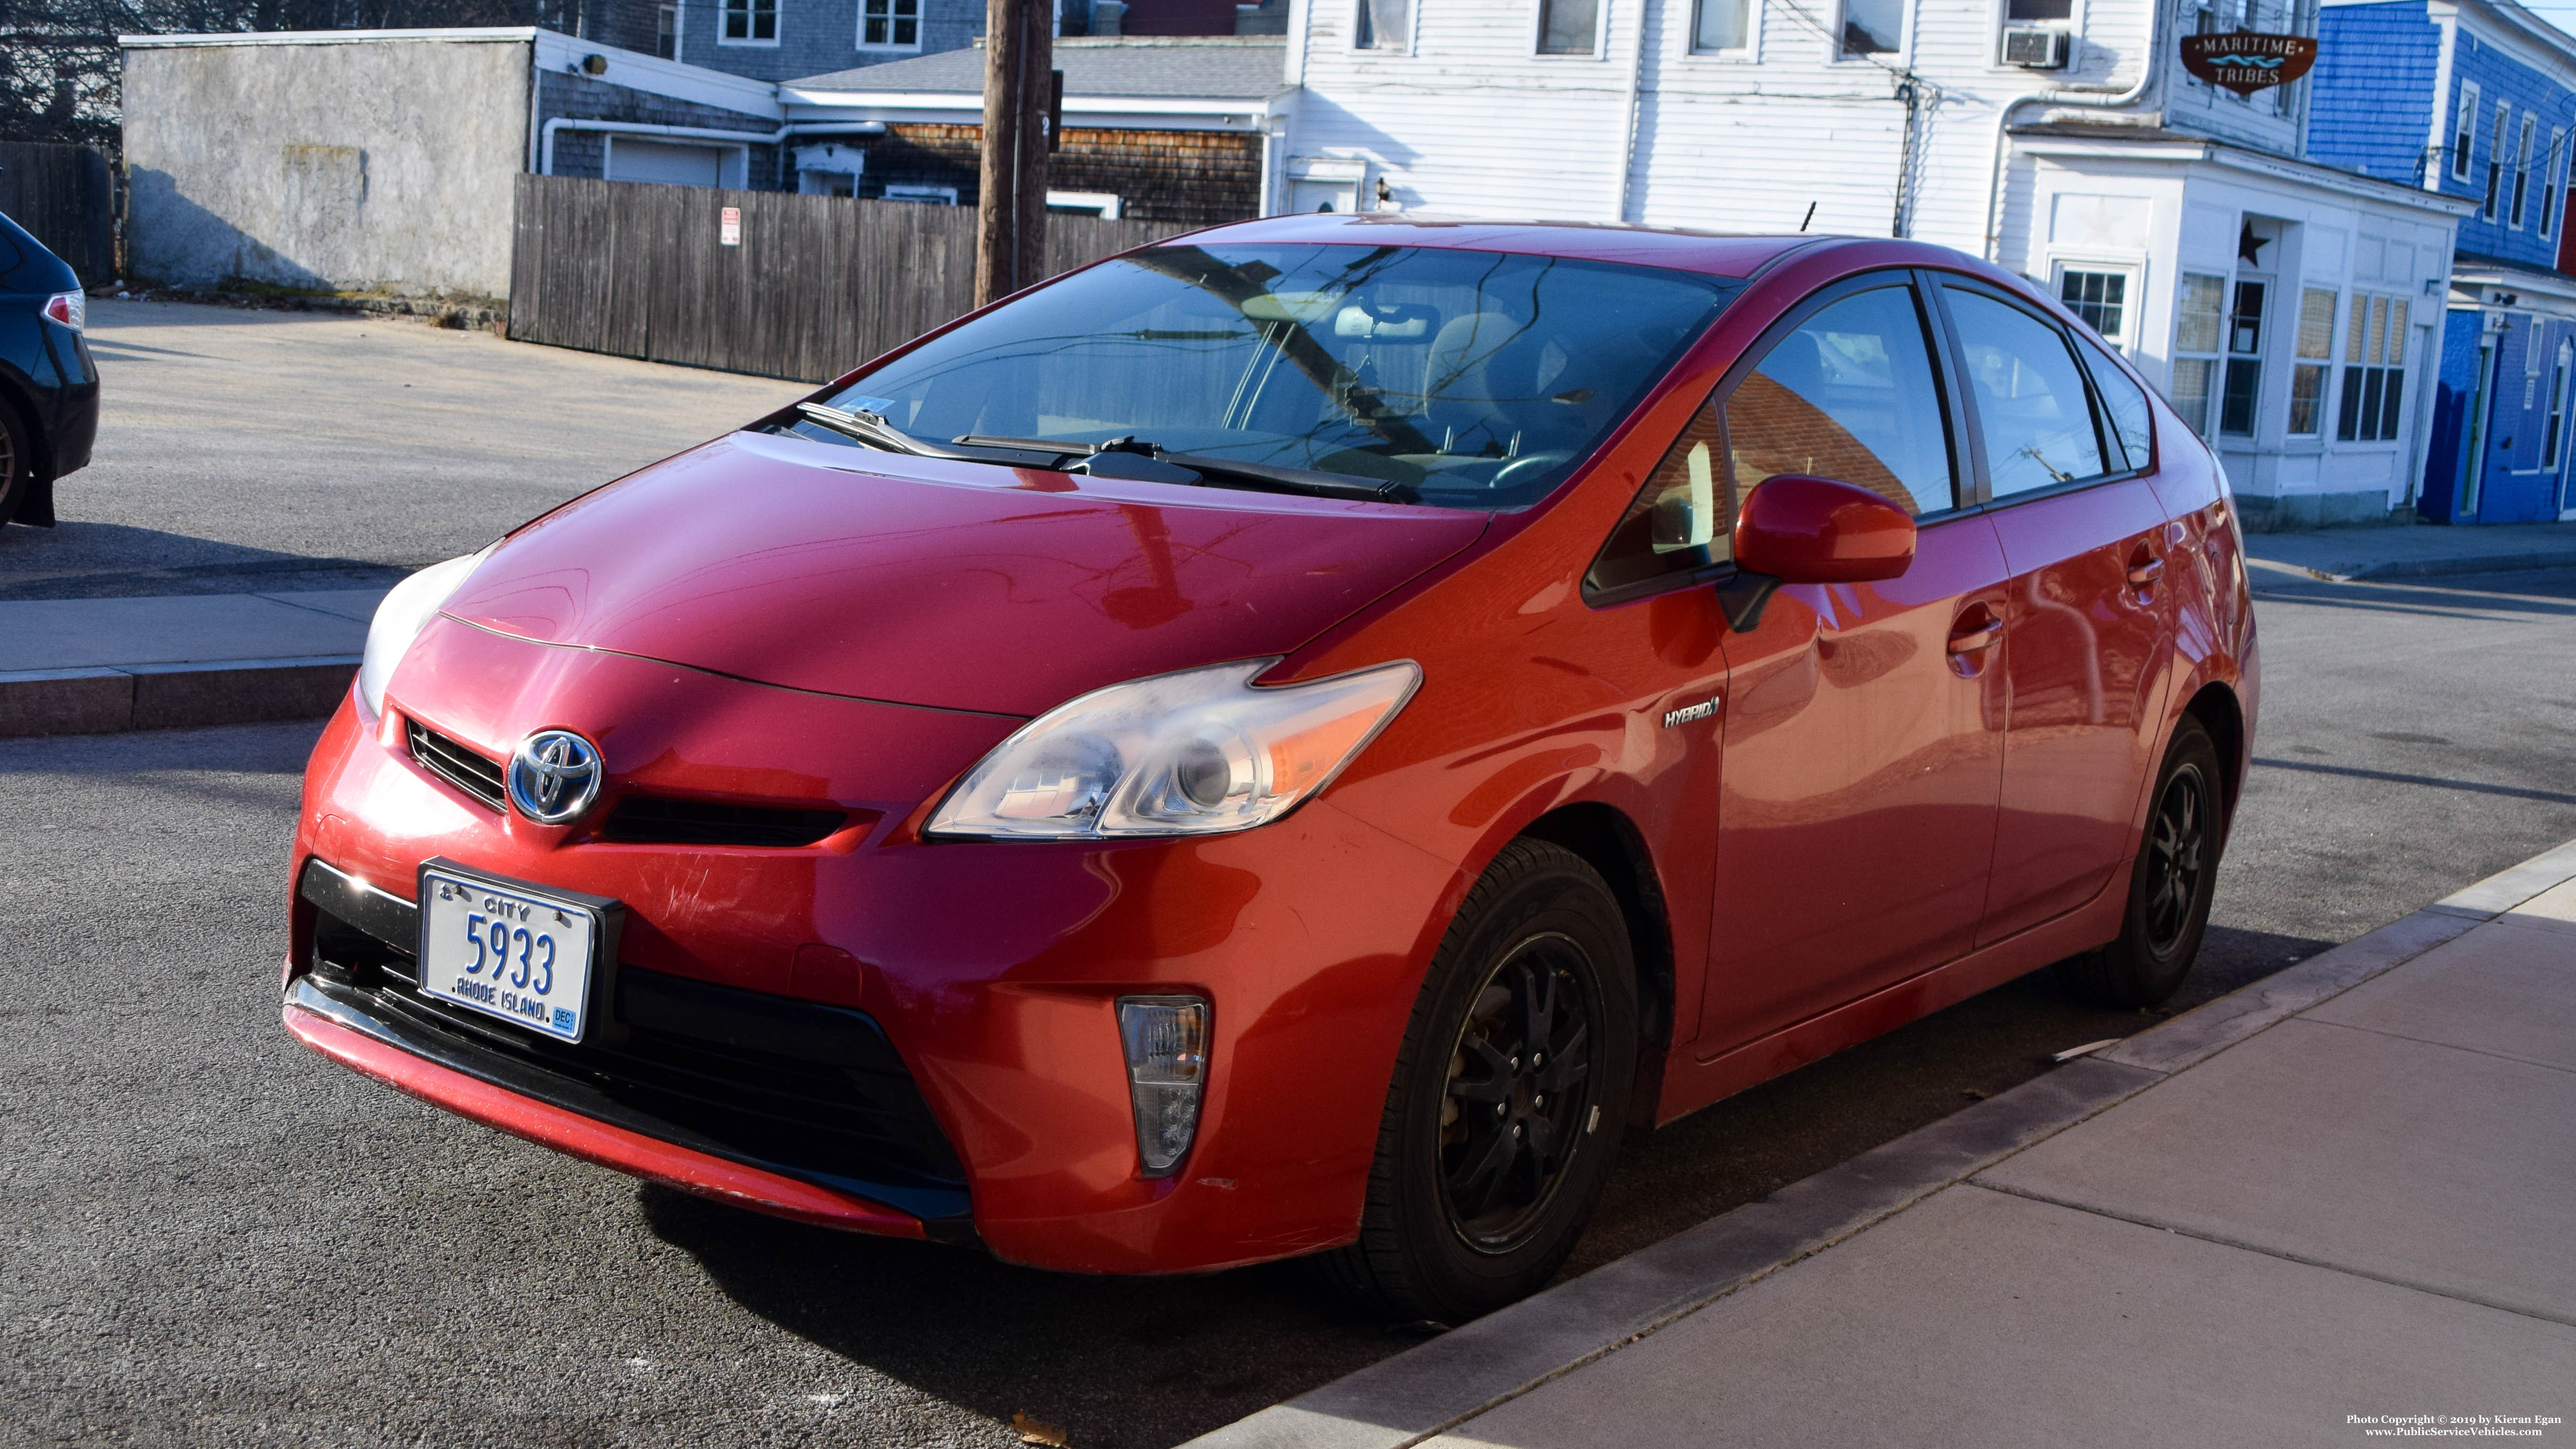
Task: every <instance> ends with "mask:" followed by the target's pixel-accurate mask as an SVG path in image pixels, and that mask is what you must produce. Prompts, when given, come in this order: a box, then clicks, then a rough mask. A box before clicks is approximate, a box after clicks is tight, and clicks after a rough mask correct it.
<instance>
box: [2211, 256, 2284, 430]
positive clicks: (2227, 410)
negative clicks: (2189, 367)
mask: <svg viewBox="0 0 2576 1449" xmlns="http://www.w3.org/2000/svg"><path fill="white" fill-rule="evenodd" d="M2271 295H2272V288H2271V284H2270V283H2267V282H2264V281H2261V280H2258V279H2256V278H2253V277H2239V278H2237V280H2236V297H2235V305H2234V306H2233V307H2231V308H2230V309H2229V310H2228V313H2227V375H2226V378H2225V380H2224V381H2223V382H2222V383H2221V386H2222V388H2223V389H2224V390H2223V391H2222V392H2221V393H2220V394H2219V398H2218V430H2219V431H2220V432H2222V433H2228V434H2232V435H2234V436H2236V437H2240V438H2250V437H2252V436H2254V425H2255V423H2256V422H2257V421H2259V420H2260V418H2261V413H2260V411H2259V409H2260V408H2261V406H2262V403H2263V356H2264V354H2263V342H2264V335H2265V332H2266V331H2267V323H2268V321H2269V318H2268V316H2267V315H2266V314H2267V313H2268V311H2269V304H2270V301H2271Z"/></svg>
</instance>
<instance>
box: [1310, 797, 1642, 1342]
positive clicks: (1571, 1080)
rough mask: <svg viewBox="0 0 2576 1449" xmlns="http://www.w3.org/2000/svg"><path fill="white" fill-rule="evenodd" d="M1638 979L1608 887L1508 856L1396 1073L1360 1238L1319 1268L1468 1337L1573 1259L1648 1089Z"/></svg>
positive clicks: (1551, 852) (1428, 999)
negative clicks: (1641, 1070)
mask: <svg viewBox="0 0 2576 1449" xmlns="http://www.w3.org/2000/svg"><path fill="white" fill-rule="evenodd" d="M1636 1051H1637V1001H1636V974H1635V969H1634V966H1633V964H1632V958H1631V953H1630V949H1629V942H1628V933H1627V925H1626V922H1625V921H1624V920H1623V919H1622V917H1621V915H1620V912H1619V903H1618V900H1617V898H1616V897H1614V896H1613V895H1611V893H1610V888H1609V886H1608V885H1607V884H1605V883H1604V882H1603V881H1602V879H1601V877H1600V875H1599V874H1598V873H1596V872H1595V871H1594V870H1593V869H1592V867H1591V866H1589V865H1587V864H1585V863H1584V861H1583V859H1582V858H1581V857H1580V856H1577V855H1575V854H1574V853H1573V852H1572V851H1569V850H1566V849H1564V848H1563V847H1561V846H1556V845H1550V844H1548V843H1546V842H1543V841H1534V840H1519V841H1514V842H1513V843H1512V844H1511V845H1509V846H1507V847H1505V848H1504V850H1503V852H1502V854H1501V855H1500V856H1498V857H1497V858H1496V859H1495V861H1494V864H1493V865H1492V867H1491V868H1489V869H1488V870H1487V871H1486V872H1485V875H1484V877H1483V878H1482V879H1481V880H1479V881H1478V882H1477V883H1476V887H1475V889H1474V890H1473V891H1471V892H1470V893H1469V894H1468V897H1467V902H1466V904H1465V905H1464V906H1463V907H1462V908H1461V909H1460V911H1459V913H1458V919H1457V921H1456V922H1454V923H1453V924H1452V925H1451V926H1450V928H1449V934H1448V936H1447V937H1446V938H1445V939H1444V940H1443V941H1442V942H1441V945H1440V951H1439V954H1438V955H1437V956H1436V957H1434V958H1433V960H1432V963H1431V971H1430V973H1429V975H1428V977H1427V979H1426V980H1425V981H1424V983H1423V987H1422V995H1421V997H1420V999H1419V1000H1418V1001H1417V1002H1416V1003H1415V1006H1414V1012H1413V1020H1412V1022H1411V1024H1410V1026H1409V1027H1408V1029H1407V1030H1406V1032H1405V1039H1404V1046H1403V1048H1402V1050H1401V1052H1400V1053H1399V1055H1398V1057H1397V1059H1396V1066H1395V1080H1394V1084H1393V1086H1392V1088H1391V1090H1390V1091H1389V1093H1388V1100H1387V1107H1386V1114H1385V1116H1384V1118H1383V1119H1382V1121H1381V1123H1380V1127H1379V1134H1378V1149H1377V1162H1376V1165H1375V1167H1374V1168H1373V1169H1372V1170H1371V1172H1370V1176H1369V1195H1368V1203H1367V1207H1366V1208H1365V1210H1364V1211H1363V1213H1362V1216H1361V1220H1360V1237H1359V1241H1358V1242H1357V1243H1354V1244H1352V1245H1351V1246H1350V1247H1347V1248H1342V1249H1338V1250H1336V1251H1335V1252H1333V1253H1331V1254H1329V1255H1327V1256H1326V1257H1325V1258H1324V1259H1323V1260H1322V1262H1321V1266H1322V1268H1323V1270H1324V1272H1325V1274H1326V1276H1327V1277H1329V1278H1330V1279H1331V1280H1333V1281H1334V1282H1335V1283H1336V1284H1337V1285H1339V1286H1340V1287H1342V1288H1343V1289H1344V1290H1346V1291H1348V1292H1351V1293H1353V1294H1355V1295H1357V1296H1359V1297H1361V1298H1363V1299H1365V1300H1368V1301H1370V1302H1372V1303H1374V1304H1376V1305H1378V1306H1379V1307H1381V1308H1384V1309H1385V1310H1387V1311H1388V1312H1390V1313H1392V1314H1394V1315H1395V1316H1397V1317H1400V1318H1405V1319H1429V1320H1432V1321H1435V1322H1440V1323H1463V1322H1465V1321H1466V1320H1468V1319H1470V1318H1474V1317H1477V1316H1478V1315H1480V1314H1484V1313H1488V1312H1491V1311H1492V1310H1494V1309H1496V1308H1500V1307H1502V1306H1503V1305H1504V1304H1507V1303H1510V1302H1512V1301H1514V1300H1515V1299H1518V1298H1522V1297H1525V1296H1527V1295H1528V1294H1530V1293H1532V1292H1534V1291H1536V1290H1537V1289H1538V1288H1539V1287H1540V1286H1542V1285H1543V1284H1545V1283H1546V1282H1547V1280H1548V1278H1549V1277H1550V1276H1551V1275H1553V1274H1554V1273H1555V1272H1556V1270H1557V1269H1558V1268H1559V1267H1560V1266H1562V1265H1563V1264H1564V1262H1565V1259H1566V1257H1567V1255H1569V1254H1570V1253H1572V1252H1573V1251H1574V1245H1575V1241H1576V1240H1577V1239H1578V1238H1580V1237H1581V1236H1582V1233H1583V1226H1584V1223H1585V1222H1586V1221H1587V1220H1588V1219H1589V1218H1590V1216H1591V1213H1592V1207H1593V1204H1594V1203H1595V1202H1596V1201H1597V1200H1598V1199H1599V1197H1600V1195H1601V1187H1602V1183H1603V1182H1604V1180H1605V1179H1606V1178H1607V1177H1608V1175H1609V1170H1610V1160H1611V1157H1612V1155H1613V1147H1614V1144H1615V1143H1617V1141H1618V1140H1619V1134H1620V1131H1621V1129H1622V1128H1623V1127H1624V1126H1625V1124H1626V1121H1627V1116H1628V1109H1629V1101H1628V1099H1629V1094H1630V1090H1631V1088H1632V1086H1633V1084H1634V1081H1635V1077H1636Z"/></svg>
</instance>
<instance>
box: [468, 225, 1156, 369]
mask: <svg viewBox="0 0 2576 1449" xmlns="http://www.w3.org/2000/svg"><path fill="white" fill-rule="evenodd" d="M518 187H519V190H518V198H517V210H518V215H517V240H516V246H517V250H516V252H515V254H514V256H513V258H512V262H511V272H510V335H511V336H512V337H515V338H520V339H523V340H526V341H530V342H545V343H551V344H553V345H555V346H557V347H578V348H581V349H583V350H584V351H588V352H607V353H613V354H616V355H617V356H620V357H642V358H648V359H650V360H652V361H655V362H679V363H687V364H689V365H691V366H694V367H713V368H721V369H723V370H725V371H727V372H749V373H757V374H760V375H762V376H766V377H785V378H795V379H798V380H800V381H805V382H824V381H828V380H830V379H832V378H835V377H838V376H840V375H841V374H842V373H844V372H847V371H849V370H850V369H851V368H853V367H856V366H858V365H859V364H860V363H862V362H865V361H867V360H868V359H870V358H872V357H875V356H876V355H878V354H879V353H881V352H884V351H886V350H887V349H888V348H891V347H895V346H898V345H900V344H902V343H904V342H908V341H910V340H911V339H913V338H914V337H917V336H919V335H921V334H922V333H923V332H926V331H928V330H930V329H931V328H933V327H936V326H938V325H939V324H941V323H943V322H947V321H949V320H951V319H952V318H955V317H958V316H961V315H963V314H964V313H965V312H967V311H969V310H971V309H972V307H973V305H974V295H975V210H974V208H972V207H964V206H922V205H916V204H912V203H907V202H898V201H853V200H851V199H849V198H847V197H837V196H795V195H790V194H788V193H785V192H777V191H716V190H710V189H707V188H704V187H694V186H653V185H646V184H642V183H637V182H627V181H591V180H584V179H580V178H576V177H566V176H521V177H520V178H519V181H518ZM727 208H736V209H738V210H739V211H740V214H741V224H740V231H739V240H738V241H737V242H736V243H734V244H732V245H727V244H726V243H725V240H724V225H723V216H724V212H725V210H726V209H727ZM1181 230H1184V228H1182V227H1179V226H1176V225H1170V224H1164V223H1154V222H1139V221H1104V220H1102V219H1100V218H1098V217H1090V216H1079V215H1072V216H1068V215H1055V216H1050V217H1048V218H1047V270H1048V273H1049V275H1053V274H1055V273H1057V272H1063V271H1068V270H1071V269H1072V268H1074V267H1078V266H1081V265H1082V264H1084V263H1086V262H1091V261H1096V260H1098V259H1099V258H1101V257H1105V256H1108V255H1109V254H1111V253H1113V252H1120V251H1125V250H1126V249H1127V248H1129V247H1133V246H1140V245H1142V244H1144V243H1146V242H1149V241H1152V240H1154V239H1156V238H1158V237H1162V236H1168V235H1170V234H1172V233H1174V232H1176V231H1181Z"/></svg>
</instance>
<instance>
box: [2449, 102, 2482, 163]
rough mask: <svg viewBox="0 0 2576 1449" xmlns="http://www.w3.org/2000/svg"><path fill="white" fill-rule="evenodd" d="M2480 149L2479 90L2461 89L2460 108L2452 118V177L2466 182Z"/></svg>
mask: <svg viewBox="0 0 2576 1449" xmlns="http://www.w3.org/2000/svg"><path fill="white" fill-rule="evenodd" d="M2477 149H2478V88H2477V87H2476V86H2473V85H2462V86H2461V87H2460V108H2459V110H2458V111H2457V112H2456V113H2455V114H2454V115H2453V116H2452V118H2451V175H2452V177H2453V178H2454V179H2456V180H2460V181H2466V180H2468V179H2469V174H2470V170H2471V168H2472V167H2473V166H2475V164H2476V161H2475V157H2474V153H2475V152H2476V151H2477Z"/></svg>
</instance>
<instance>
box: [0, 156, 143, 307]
mask: <svg viewBox="0 0 2576 1449" xmlns="http://www.w3.org/2000/svg"><path fill="white" fill-rule="evenodd" d="M0 212H5V213H7V214H8V217H9V219H10V220H11V221H14V222H16V223H18V224H19V225H20V226H23V227H25V228H26V229H27V231H28V233H29V234H30V235H32V236H34V237H35V239H36V240H38V241H40V242H43V243H44V244H45V249H46V250H48V251H50V252H52V253H53V254H54V255H55V256H58V257H61V258H62V259H63V260H64V261H66V262H69V263H71V267H72V270H73V271H74V272H75V273H77V274H79V276H80V279H81V285H82V286H85V287H96V286H102V285H104V284H106V283H107V282H110V281H113V280H115V278H116V187H115V183H114V180H113V178H112V177H111V176H110V174H109V172H108V169H107V157H105V156H104V155H101V154H100V153H99V152H98V151H97V149H95V148H94V147H89V146H53V145H46V144H43V143H40V142H35V141H0Z"/></svg>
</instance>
